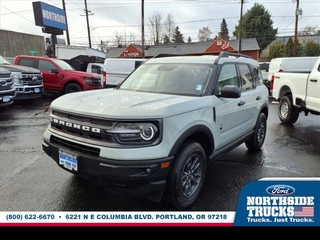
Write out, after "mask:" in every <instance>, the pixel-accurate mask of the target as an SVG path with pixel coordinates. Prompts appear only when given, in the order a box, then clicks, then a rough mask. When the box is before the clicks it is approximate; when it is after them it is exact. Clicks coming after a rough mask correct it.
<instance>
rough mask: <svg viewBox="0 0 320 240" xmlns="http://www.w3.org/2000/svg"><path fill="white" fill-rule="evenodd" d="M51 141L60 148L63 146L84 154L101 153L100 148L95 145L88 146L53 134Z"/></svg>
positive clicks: (96, 155)
mask: <svg viewBox="0 0 320 240" xmlns="http://www.w3.org/2000/svg"><path fill="white" fill-rule="evenodd" d="M50 142H51V143H52V144H54V145H56V146H57V147H59V148H60V147H61V148H63V149H67V150H70V151H75V152H78V153H82V154H85V155H88V156H95V157H99V155H100V149H99V148H93V147H88V146H85V145H81V144H77V143H74V142H69V141H66V140H63V139H61V138H57V137H55V136H51V138H50Z"/></svg>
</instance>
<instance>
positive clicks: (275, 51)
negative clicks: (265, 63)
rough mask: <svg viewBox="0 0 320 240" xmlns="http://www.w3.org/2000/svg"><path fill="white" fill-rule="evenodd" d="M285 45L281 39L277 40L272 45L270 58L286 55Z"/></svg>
mask: <svg viewBox="0 0 320 240" xmlns="http://www.w3.org/2000/svg"><path fill="white" fill-rule="evenodd" d="M284 48H285V45H284V44H283V43H282V42H281V41H276V42H274V43H272V44H271V45H270V48H269V56H268V59H269V60H271V59H273V58H278V57H285V55H284Z"/></svg>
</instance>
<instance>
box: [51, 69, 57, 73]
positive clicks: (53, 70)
mask: <svg viewBox="0 0 320 240" xmlns="http://www.w3.org/2000/svg"><path fill="white" fill-rule="evenodd" d="M50 72H51V73H59V70H58V69H56V68H53V69H50Z"/></svg>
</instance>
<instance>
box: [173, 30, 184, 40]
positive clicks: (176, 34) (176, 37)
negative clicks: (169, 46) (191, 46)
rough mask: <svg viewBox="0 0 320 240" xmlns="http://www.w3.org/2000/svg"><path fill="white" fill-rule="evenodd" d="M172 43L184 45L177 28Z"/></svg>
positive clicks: (181, 35)
mask: <svg viewBox="0 0 320 240" xmlns="http://www.w3.org/2000/svg"><path fill="white" fill-rule="evenodd" d="M172 42H173V43H184V39H183V34H182V33H181V32H180V30H179V27H178V26H177V27H176V29H175V31H174V33H173V36H172Z"/></svg>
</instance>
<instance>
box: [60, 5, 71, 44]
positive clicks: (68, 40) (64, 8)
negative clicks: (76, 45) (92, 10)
mask: <svg viewBox="0 0 320 240" xmlns="http://www.w3.org/2000/svg"><path fill="white" fill-rule="evenodd" d="M62 6H63V10H64V12H65V14H66V25H67V30H66V34H67V45H70V37H69V30H68V29H69V27H68V21H67V11H66V4H65V2H64V0H62Z"/></svg>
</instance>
